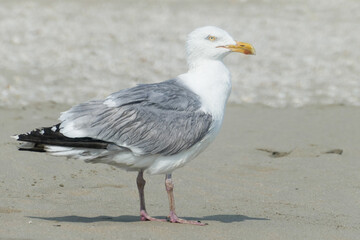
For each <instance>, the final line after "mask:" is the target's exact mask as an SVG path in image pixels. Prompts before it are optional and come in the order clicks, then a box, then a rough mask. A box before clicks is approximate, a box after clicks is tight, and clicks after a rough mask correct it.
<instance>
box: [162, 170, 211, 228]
mask: <svg viewBox="0 0 360 240" xmlns="http://www.w3.org/2000/svg"><path fill="white" fill-rule="evenodd" d="M165 187H166V191H167V194H168V197H169V205H170V214H169V216H168V221H169V222H172V223H187V224H193V225H199V226H204V225H207V223H201V222H200V221H189V220H185V219H181V218H178V216H177V215H176V213H175V199H174V193H173V190H174V184H173V182H172V179H171V174H166V177H165Z"/></svg>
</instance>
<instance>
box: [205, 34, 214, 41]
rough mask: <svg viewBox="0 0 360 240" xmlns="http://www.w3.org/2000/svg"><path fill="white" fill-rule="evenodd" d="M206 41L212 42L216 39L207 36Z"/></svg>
mask: <svg viewBox="0 0 360 240" xmlns="http://www.w3.org/2000/svg"><path fill="white" fill-rule="evenodd" d="M206 39H207V40H209V41H212V42H213V41H215V40H216V37H214V36H211V35H209V36H207V37H206Z"/></svg>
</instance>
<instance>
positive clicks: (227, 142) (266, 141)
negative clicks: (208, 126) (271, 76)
mask: <svg viewBox="0 0 360 240" xmlns="http://www.w3.org/2000/svg"><path fill="white" fill-rule="evenodd" d="M68 107H69V106H66V105H59V104H47V105H37V106H34V105H31V106H28V107H26V108H22V109H8V108H0V116H1V117H0V129H1V131H0V151H1V157H0V166H1V167H0V176H1V178H0V239H57V240H61V239H66V240H68V239H277V240H278V239H358V237H359V234H360V227H359V226H360V218H359V216H360V208H359V204H360V191H359V190H360V175H359V170H360V163H359V156H360V148H359V146H358V143H359V142H360V130H359V119H360V108H356V107H345V106H328V107H316V106H310V107H306V108H301V109H294V108H284V109H271V108H267V107H263V106H258V105H242V106H240V105H229V106H228V109H227V113H226V118H225V121H224V126H223V129H222V131H221V133H220V135H219V136H218V138H217V139H216V141H215V142H214V143H213V144H212V145H211V146H210V148H209V149H207V151H205V152H204V153H203V154H201V155H200V156H199V157H198V158H197V159H195V160H193V161H192V162H190V163H189V164H188V165H186V166H185V167H184V168H181V169H178V170H177V171H175V172H174V174H173V177H174V180H175V198H176V206H177V212H178V214H179V215H180V216H181V217H184V218H186V219H194V220H201V221H202V222H207V223H208V224H209V225H208V226H204V227H199V226H190V225H181V224H170V223H158V222H140V221H139V216H138V209H139V201H138V194H137V189H136V184H135V178H136V174H135V173H131V172H125V171H123V170H120V169H115V168H113V167H110V166H106V165H100V164H97V165H93V164H86V163H83V162H80V161H75V160H65V159H64V158H55V157H51V156H48V155H46V154H39V153H29V152H20V151H17V148H16V146H17V143H16V142H15V141H14V140H13V139H11V138H9V136H10V135H12V134H15V133H22V132H24V131H28V130H31V129H33V128H35V127H40V126H50V125H51V124H52V123H55V122H56V119H57V117H58V113H59V112H60V111H64V110H66V109H67V108H68ZM326 152H330V153H326ZM145 177H146V179H147V185H146V200H147V208H148V211H149V213H150V214H152V215H154V216H158V217H165V216H166V215H167V213H168V202H167V196H166V192H165V189H164V182H163V180H164V176H161V175H159V176H157V175H156V176H149V175H146V176H145Z"/></svg>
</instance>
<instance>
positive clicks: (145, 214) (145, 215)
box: [140, 210, 166, 222]
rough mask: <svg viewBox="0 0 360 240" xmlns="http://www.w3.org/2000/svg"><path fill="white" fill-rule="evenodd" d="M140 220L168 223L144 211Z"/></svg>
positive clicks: (141, 212)
mask: <svg viewBox="0 0 360 240" xmlns="http://www.w3.org/2000/svg"><path fill="white" fill-rule="evenodd" d="M140 219H141V221H156V222H166V220H165V219H158V218H153V217H150V216H149V214H147V212H146V211H144V210H141V211H140Z"/></svg>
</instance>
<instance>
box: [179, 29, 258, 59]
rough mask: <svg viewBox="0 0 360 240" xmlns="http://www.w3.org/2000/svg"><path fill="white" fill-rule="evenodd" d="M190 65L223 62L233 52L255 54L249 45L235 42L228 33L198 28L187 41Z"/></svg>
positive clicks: (220, 30)
mask: <svg viewBox="0 0 360 240" xmlns="http://www.w3.org/2000/svg"><path fill="white" fill-rule="evenodd" d="M186 52H187V60H188V63H189V64H191V63H192V62H195V61H198V60H222V59H223V58H224V57H225V56H227V55H228V54H229V53H231V52H239V53H243V54H251V55H254V54H255V49H254V47H253V46H252V45H250V44H248V43H243V42H238V41H235V40H234V39H233V38H232V37H231V36H230V35H229V34H228V33H227V32H226V31H224V30H222V29H220V28H218V27H213V26H206V27H201V28H197V29H195V30H194V31H192V32H191V33H190V34H189V35H188V37H187V41H186Z"/></svg>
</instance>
